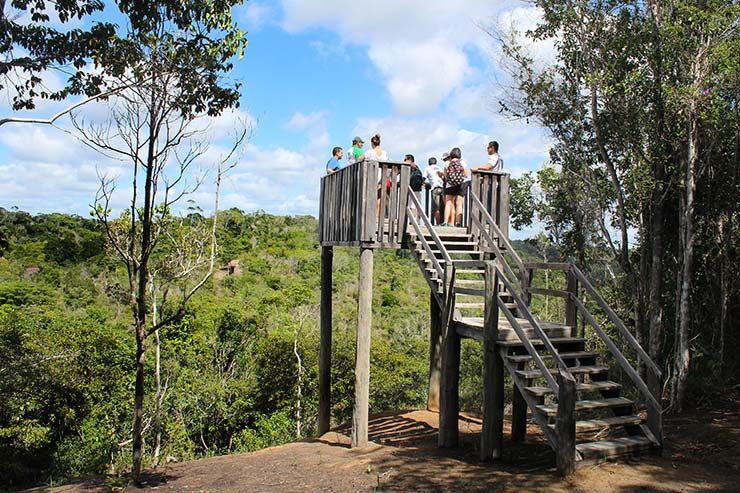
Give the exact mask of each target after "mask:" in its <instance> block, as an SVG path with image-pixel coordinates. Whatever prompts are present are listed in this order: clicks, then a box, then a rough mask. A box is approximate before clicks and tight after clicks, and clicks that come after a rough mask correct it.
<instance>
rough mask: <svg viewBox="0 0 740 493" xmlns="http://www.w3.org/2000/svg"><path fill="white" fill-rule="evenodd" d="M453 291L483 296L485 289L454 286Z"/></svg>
mask: <svg viewBox="0 0 740 493" xmlns="http://www.w3.org/2000/svg"><path fill="white" fill-rule="evenodd" d="M455 293H457V294H467V295H470V296H485V295H486V291H485V289H473V288H463V287H457V286H455Z"/></svg>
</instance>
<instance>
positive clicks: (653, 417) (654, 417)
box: [647, 368, 663, 452]
mask: <svg viewBox="0 0 740 493" xmlns="http://www.w3.org/2000/svg"><path fill="white" fill-rule="evenodd" d="M647 379H648V382H647V383H648V389H649V390H650V393H651V395H652V396H653V398H652V399H651V400H650V399H649V400H648V406H647V427H648V429H649V430H650V432H651V433H652V434H653V436H654V437H655V439H656V441H657V443H658V447H659V449H660V451H661V452H662V450H663V412H662V411H663V410H662V408H661V406H660V402H661V393H662V391H663V387H662V385H661V381H660V375H657V374H656V373H655V372H654V371H653V370H652V369H651V368H648V369H647Z"/></svg>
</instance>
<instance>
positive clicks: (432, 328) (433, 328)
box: [427, 291, 444, 411]
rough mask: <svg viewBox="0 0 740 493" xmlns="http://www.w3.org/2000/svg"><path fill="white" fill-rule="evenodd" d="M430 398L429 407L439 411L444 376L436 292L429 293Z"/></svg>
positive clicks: (439, 313)
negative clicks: (441, 381)
mask: <svg viewBox="0 0 740 493" xmlns="http://www.w3.org/2000/svg"><path fill="white" fill-rule="evenodd" d="M429 321H430V324H429V398H428V399H427V409H428V410H430V411H439V391H440V380H441V378H442V350H443V348H442V345H443V342H444V332H443V331H442V327H443V324H442V310H441V308H440V306H439V304H438V303H437V298H436V297H435V296H434V293H432V292H431V291H430V293H429Z"/></svg>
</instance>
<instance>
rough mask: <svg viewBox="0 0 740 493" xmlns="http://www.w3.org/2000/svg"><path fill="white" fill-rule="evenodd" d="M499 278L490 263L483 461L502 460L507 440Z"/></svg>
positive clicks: (485, 358) (484, 388)
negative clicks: (499, 346) (504, 443)
mask: <svg viewBox="0 0 740 493" xmlns="http://www.w3.org/2000/svg"><path fill="white" fill-rule="evenodd" d="M497 287H498V276H497V274H496V267H495V264H494V263H493V262H491V261H489V262H486V298H485V303H486V306H485V316H484V319H483V431H482V432H481V447H480V455H481V460H484V461H485V460H492V459H499V458H501V453H502V449H503V441H504V362H503V360H502V359H501V355H500V354H499V352H498V350H497V348H496V340H497V339H498V302H497V300H498V293H497Z"/></svg>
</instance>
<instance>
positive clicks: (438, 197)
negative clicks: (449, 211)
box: [431, 187, 444, 211]
mask: <svg viewBox="0 0 740 493" xmlns="http://www.w3.org/2000/svg"><path fill="white" fill-rule="evenodd" d="M442 195H444V193H443V190H442V187H437V188H432V192H431V196H432V211H441V210H442Z"/></svg>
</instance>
